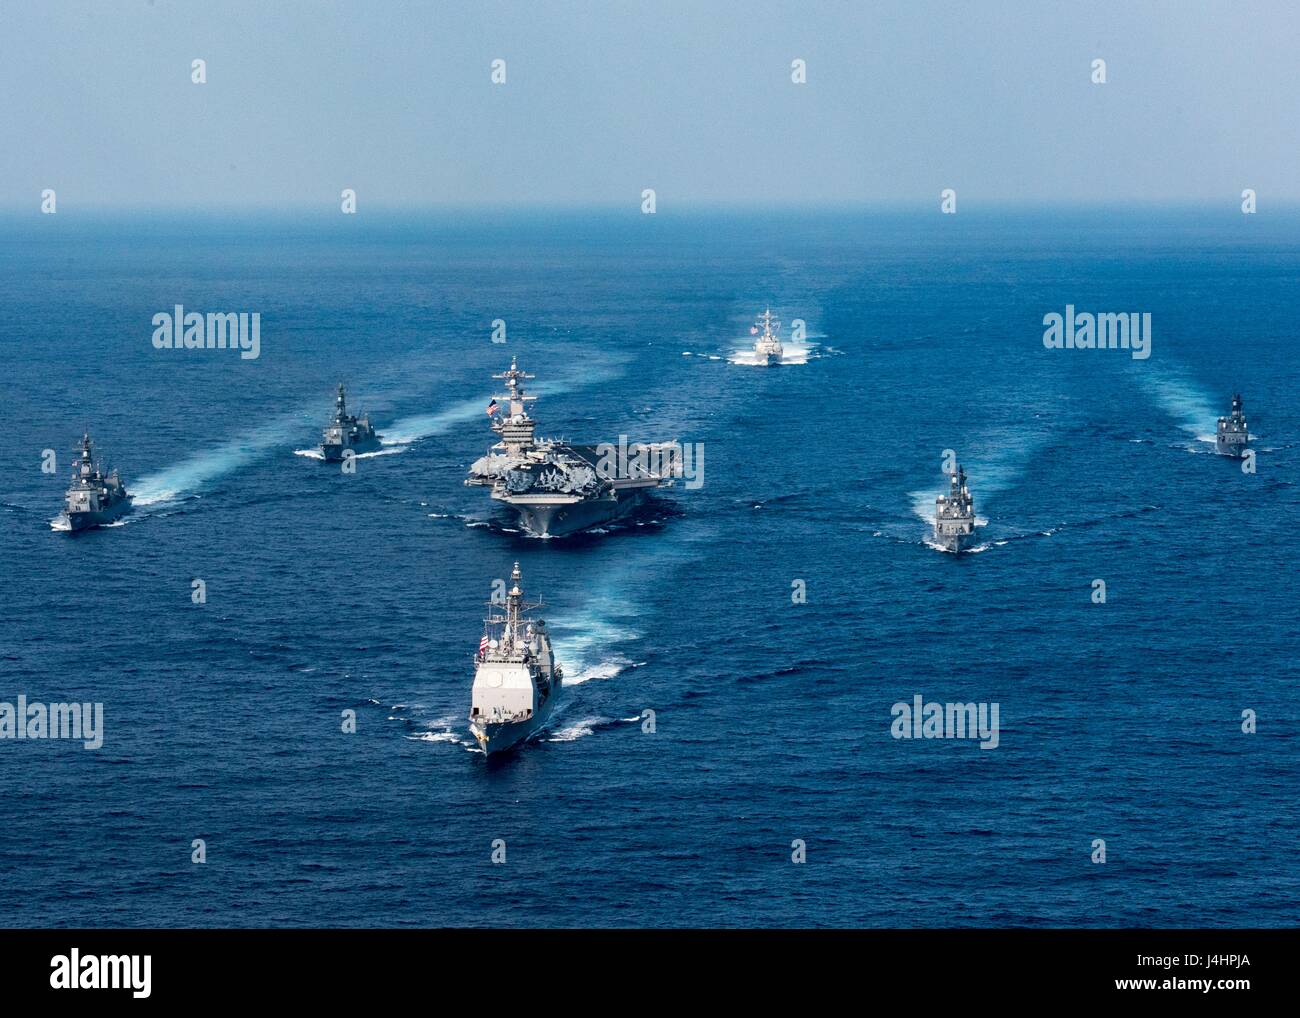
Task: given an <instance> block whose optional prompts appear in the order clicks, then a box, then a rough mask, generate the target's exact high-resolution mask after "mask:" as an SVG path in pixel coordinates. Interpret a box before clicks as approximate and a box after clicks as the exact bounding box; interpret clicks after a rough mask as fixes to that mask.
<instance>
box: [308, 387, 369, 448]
mask: <svg viewBox="0 0 1300 1018" xmlns="http://www.w3.org/2000/svg"><path fill="white" fill-rule="evenodd" d="M379 446H380V441H379V436H378V435H377V434H375V429H374V428H373V427H372V426H371V424H370V418H369V416H367V415H364V414H363V415H362V416H360V417H354V416H353V415H352V414H350V413H348V407H347V401H346V399H345V397H344V394H343V383H342V382H339V391H338V395H337V396H336V397H335V398H334V417H333V419H332V420H331V421H330V422H329V424H327V425H325V430H324V432H322V433H321V443H320V451H321V455H322V456H324V457H325V460H326V462H328V463H338V462H339V461H340V460H342V459H343V455H344V453H347V452H353V453H362V452H373V451H374V450H376V449H378V448H379Z"/></svg>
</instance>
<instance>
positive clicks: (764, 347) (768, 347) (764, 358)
mask: <svg viewBox="0 0 1300 1018" xmlns="http://www.w3.org/2000/svg"><path fill="white" fill-rule="evenodd" d="M760 327H761V328H760ZM780 331H781V323H780V322H779V321H778V320H777V319H776V318H773V317H772V311H771V309H770V308H769V309H768V310H766V311H764V312H763V313H762V314H761V315H759V316H758V318H757V319H756V320H755V321H754V325H753V327H752V328H751V329H750V330H749V333H750V335H751V336H758V339H756V340H754V359H755V360H756V361H757V362H758V363H759V364H763V365H768V366H770V365H771V364H772V363H773V360H772V358H776V361H775V363H777V364H780V363H781V356H782V350H781V341H780V340H779V339H777V337H776V334H777V333H778V332H780Z"/></svg>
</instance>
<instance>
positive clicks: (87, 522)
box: [58, 434, 132, 531]
mask: <svg viewBox="0 0 1300 1018" xmlns="http://www.w3.org/2000/svg"><path fill="white" fill-rule="evenodd" d="M131 498H132V496H131V495H129V494H127V491H126V485H124V484H123V483H122V479H121V478H120V477H118V475H117V471H116V470H113V471H110V472H109V473H107V474H105V473H104V472H103V471H102V470H100V468H99V464H97V463H96V462H95V449H94V446H93V444H92V443H91V441H90V435H89V434H85V435H82V437H81V451H80V453H79V455H78V456H77V458H76V459H75V460H73V463H72V484H71V485H69V486H68V491H67V494H66V495H64V497H63V512H62V514H60V516H59V519H58V523H59V524H60V527H59V529H61V530H72V531H77V530H89V529H90V528H91V527H98V526H101V525H102V524H105V523H112V522H113V521H114V520H116V519H118V518H119V517H121V516H123V515H125V514H126V513H128V512H130V510H131Z"/></svg>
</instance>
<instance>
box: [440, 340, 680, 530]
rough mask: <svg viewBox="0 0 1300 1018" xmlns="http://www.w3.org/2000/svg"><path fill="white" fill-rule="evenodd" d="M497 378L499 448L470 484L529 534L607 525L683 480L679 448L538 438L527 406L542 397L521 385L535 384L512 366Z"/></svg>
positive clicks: (475, 467) (493, 408) (493, 412)
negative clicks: (500, 388) (500, 392)
mask: <svg viewBox="0 0 1300 1018" xmlns="http://www.w3.org/2000/svg"><path fill="white" fill-rule="evenodd" d="M492 377H493V378H497V379H504V380H505V383H506V389H507V392H506V394H505V395H504V396H500V397H494V398H493V399H492V401H491V402H490V403H489V404H488V406H487V412H488V416H489V417H491V418H492V430H493V431H494V432H496V433H497V435H499V436H500V438H501V441H499V442H497V443H496V444H495V445H494V446H492V448H490V449H489V450H488V453H487V455H486V456H481V457H479V458H478V459H477V460H475V461H474V463H473V464H472V465H471V466H470V469H469V477H468V478H467V479H466V480H465V483H466V484H468V485H479V486H483V487H489V488H491V489H492V491H491V495H492V498H494V499H496V500H497V501H498V502H504V503H505V504H506V505H508V506H511V507H512V508H513V509H515V510H516V511H517V512H518V513H519V522H520V523H521V524H522V525H523V527H524V529H525V530H527V531H528V532H529V533H530V534H534V535H536V536H538V537H564V536H566V535H568V534H574V533H577V532H578V531H581V530H587V529H589V528H591V527H596V526H599V525H600V524H602V523H608V522H610V521H611V520H615V519H618V518H619V517H621V516H624V515H626V514H627V513H628V512H630V511H631V510H632V509H633V508H634V507H635V506H637V505H638V504H640V503H641V501H642V500H643V499H644V497H645V495H646V494H647V493H648V492H650V491H652V490H654V489H655V488H661V487H667V486H669V485H671V484H672V483H673V478H674V477H677V476H680V474H681V447H680V446H679V445H678V444H677V443H676V442H658V443H651V444H637V445H628V444H625V443H624V442H622V441H620V443H619V444H617V445H611V444H604V445H574V444H572V443H570V442H567V441H563V440H551V439H544V438H538V437H536V435H535V434H534V432H535V430H536V428H537V422H536V421H534V420H533V418H531V417H530V416H529V415H528V410H527V404H529V403H531V402H533V401H534V400H536V399H537V397H536V396H529V395H526V394H525V393H524V388H523V385H522V383H523V382H524V381H527V380H529V379H532V378H533V377H534V376H533V375H528V374H525V373H524V372H522V371H520V370H519V366H518V363H517V362H516V360H515V359H513V358H512V359H511V361H510V370H509V371H506V372H504V373H502V374H500V375H493V376H492ZM498 399H502V400H505V405H504V407H503V406H501V405H500V404H498V402H497V400H498Z"/></svg>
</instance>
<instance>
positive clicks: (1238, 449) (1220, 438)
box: [1214, 393, 1250, 459]
mask: <svg viewBox="0 0 1300 1018" xmlns="http://www.w3.org/2000/svg"><path fill="white" fill-rule="evenodd" d="M1249 441H1250V429H1249V428H1248V427H1247V425H1246V415H1245V414H1244V413H1242V410H1241V394H1240V393H1233V394H1232V413H1230V414H1229V415H1228V416H1227V417H1220V418H1219V429H1218V432H1217V433H1216V434H1215V436H1214V448H1215V450H1216V451H1217V452H1218V453H1219V455H1221V456H1232V457H1233V458H1234V459H1241V457H1242V455H1243V454H1244V453H1245V451H1246V445H1247V443H1248V442H1249Z"/></svg>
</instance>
